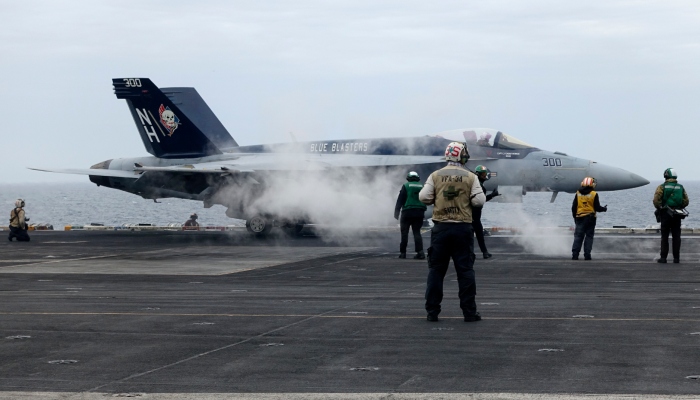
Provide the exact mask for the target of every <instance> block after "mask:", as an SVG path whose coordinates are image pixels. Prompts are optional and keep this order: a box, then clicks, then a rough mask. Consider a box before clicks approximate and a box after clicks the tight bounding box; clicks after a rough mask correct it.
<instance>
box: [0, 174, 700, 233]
mask: <svg viewBox="0 0 700 400" xmlns="http://www.w3.org/2000/svg"><path fill="white" fill-rule="evenodd" d="M680 183H682V184H683V185H684V187H685V189H686V191H687V192H688V196H689V198H690V206H689V207H688V211H689V212H690V216H689V217H688V218H686V219H685V220H684V225H685V226H687V227H691V228H700V208H697V210H698V211H697V212H696V211H695V210H696V204H698V203H696V202H697V201H698V200H697V199H699V198H700V197H699V196H700V181H681V182H680ZM401 184H402V182H398V183H397V190H398V188H399V186H400V185H401ZM659 184H661V180H659V181H656V182H652V183H650V184H649V185H647V186H643V187H640V188H636V189H630V190H623V191H617V192H601V193H599V196H600V201H601V204H602V205H606V204H607V206H608V212H607V213H599V214H598V224H597V226H598V227H613V226H627V227H646V226H650V225H653V224H656V221H655V219H654V207H653V205H652V203H651V201H652V197H653V195H654V190H655V189H656V186H658V185H659ZM339 195H342V194H341V193H339ZM551 196H552V194H551V193H528V194H527V195H526V196H524V197H523V203H522V204H501V203H494V202H489V203H487V204H486V206H485V208H484V212H483V217H482V222H483V223H484V226H486V227H491V226H497V227H523V226H528V227H533V226H535V227H552V226H573V219H572V217H571V203H572V202H573V196H574V195H573V194H568V193H560V194H559V195H558V197H557V199H556V201H555V202H554V203H550V202H549V200H550V198H551ZM20 197H21V198H23V199H25V201H26V203H27V205H26V213H27V216H29V217H30V218H31V221H30V222H32V223H48V224H52V225H53V226H54V229H62V228H63V226H65V225H70V224H89V223H102V224H105V225H121V224H125V223H153V224H158V225H165V224H169V223H183V222H185V221H186V220H187V218H188V217H189V215H190V214H192V213H193V212H196V213H197V215H199V222H200V224H202V225H212V226H222V225H241V224H242V223H243V221H241V220H236V219H231V218H228V217H226V215H225V211H226V210H225V208H224V207H222V206H214V207H212V208H209V209H205V208H203V207H202V203H201V202H197V201H192V200H181V199H161V200H159V201H160V203H154V202H153V200H145V199H143V198H141V197H139V196H136V195H132V194H129V193H125V192H122V191H119V190H114V189H109V188H104V187H98V186H96V185H94V184H92V183H89V182H86V183H70V184H0V208H5V210H6V215H7V218H8V220H9V214H10V211H11V210H12V208H13V207H14V201H15V199H17V198H20ZM392 201H395V200H392ZM392 205H393V203H392ZM0 212H1V211H0Z"/></svg>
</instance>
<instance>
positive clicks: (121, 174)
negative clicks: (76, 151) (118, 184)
mask: <svg viewBox="0 0 700 400" xmlns="http://www.w3.org/2000/svg"><path fill="white" fill-rule="evenodd" d="M28 168H29V169H31V170H34V171H43V172H56V173H59V174H76V175H93V176H107V177H110V178H131V179H138V178H139V177H141V173H140V172H138V171H122V170H118V169H87V168H85V169H74V168H65V169H60V168H58V169H57V168H52V169H47V168H32V167H28Z"/></svg>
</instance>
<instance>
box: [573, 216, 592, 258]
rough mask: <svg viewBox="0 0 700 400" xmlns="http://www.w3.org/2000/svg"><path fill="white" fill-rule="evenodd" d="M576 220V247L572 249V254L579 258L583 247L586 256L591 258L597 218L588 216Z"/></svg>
mask: <svg viewBox="0 0 700 400" xmlns="http://www.w3.org/2000/svg"><path fill="white" fill-rule="evenodd" d="M575 220H576V230H575V231H574V245H573V246H572V247H571V254H572V255H574V256H578V253H580V252H581V245H583V254H584V256H586V257H590V255H591V250H593V236H594V235H595V223H596V217H594V216H593V215H586V216H585V217H578V218H576V219H575Z"/></svg>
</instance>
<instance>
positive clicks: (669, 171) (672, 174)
mask: <svg viewBox="0 0 700 400" xmlns="http://www.w3.org/2000/svg"><path fill="white" fill-rule="evenodd" d="M676 178H678V175H676V170H675V169H673V168H666V170H665V171H664V179H676Z"/></svg>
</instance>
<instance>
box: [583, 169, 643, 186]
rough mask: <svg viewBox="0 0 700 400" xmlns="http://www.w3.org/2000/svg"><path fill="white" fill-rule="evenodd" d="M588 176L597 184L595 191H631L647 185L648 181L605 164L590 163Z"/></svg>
mask: <svg viewBox="0 0 700 400" xmlns="http://www.w3.org/2000/svg"><path fill="white" fill-rule="evenodd" d="M588 169H589V175H590V176H592V177H594V178H595V179H596V182H597V186H596V189H597V190H623V189H632V188H636V187H640V186H644V185H647V184H649V181H648V180H646V179H644V178H642V177H641V176H639V175H637V174H634V173H632V172H629V171H626V170H624V169H622V168H617V167H611V166H609V165H605V164H598V163H591V164H590V166H589V168H588Z"/></svg>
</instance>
